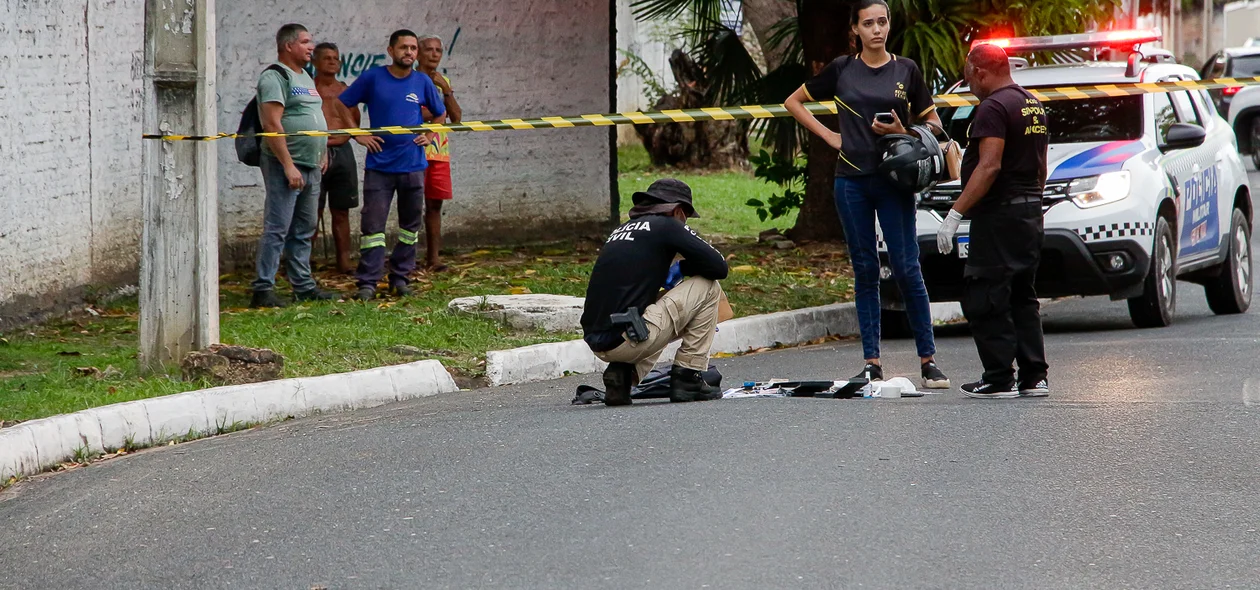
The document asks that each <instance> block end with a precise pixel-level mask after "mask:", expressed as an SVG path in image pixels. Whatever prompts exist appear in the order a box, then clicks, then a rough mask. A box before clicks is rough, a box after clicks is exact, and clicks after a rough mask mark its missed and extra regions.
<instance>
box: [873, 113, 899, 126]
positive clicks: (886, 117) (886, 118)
mask: <svg viewBox="0 0 1260 590" xmlns="http://www.w3.org/2000/svg"><path fill="white" fill-rule="evenodd" d="M896 121H897V120H896V119H894V118H893V114H892V113H876V114H875V122H877V123H883V124H885V125H892V124H893V123H895V122H896Z"/></svg>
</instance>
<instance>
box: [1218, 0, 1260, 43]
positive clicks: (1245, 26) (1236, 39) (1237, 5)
mask: <svg viewBox="0 0 1260 590" xmlns="http://www.w3.org/2000/svg"><path fill="white" fill-rule="evenodd" d="M1224 21H1225V34H1224V37H1225V47H1242V46H1243V44H1245V43H1246V42H1247V40H1248V39H1251V38H1253V37H1254V38H1257V39H1260V1H1257V0H1250V1H1248V2H1232V3H1230V4H1228V5H1226V6H1225V10H1224Z"/></svg>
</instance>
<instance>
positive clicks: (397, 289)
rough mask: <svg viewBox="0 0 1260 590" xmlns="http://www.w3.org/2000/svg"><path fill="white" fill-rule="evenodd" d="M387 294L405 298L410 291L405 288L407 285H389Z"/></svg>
mask: <svg viewBox="0 0 1260 590" xmlns="http://www.w3.org/2000/svg"><path fill="white" fill-rule="evenodd" d="M389 294H390V295H393V296H394V297H406V296H408V295H411V289H409V288H408V287H407V283H401V282H400V283H390V284H389Z"/></svg>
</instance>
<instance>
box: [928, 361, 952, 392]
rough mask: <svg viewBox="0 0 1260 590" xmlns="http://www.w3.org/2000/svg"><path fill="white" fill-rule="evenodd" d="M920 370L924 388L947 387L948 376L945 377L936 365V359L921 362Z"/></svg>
mask: <svg viewBox="0 0 1260 590" xmlns="http://www.w3.org/2000/svg"><path fill="white" fill-rule="evenodd" d="M921 372H922V374H923V388H924V389H949V385H950V383H949V377H946V376H945V373H943V372H941V368H940V367H938V366H936V361H928V362H926V363H923V366H922V367H921Z"/></svg>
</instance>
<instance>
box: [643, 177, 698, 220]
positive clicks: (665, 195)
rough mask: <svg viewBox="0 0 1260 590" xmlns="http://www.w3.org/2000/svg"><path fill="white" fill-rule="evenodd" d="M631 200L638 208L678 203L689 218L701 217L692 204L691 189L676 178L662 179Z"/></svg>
mask: <svg viewBox="0 0 1260 590" xmlns="http://www.w3.org/2000/svg"><path fill="white" fill-rule="evenodd" d="M630 200H631V202H633V203H634V204H635V205H636V206H637V205H655V204H666V203H676V204H678V205H682V207H683V211H685V212H686V213H687V217H700V215H699V214H698V213H696V207H695V206H694V205H692V204H691V187H689V186H687V183H685V182H683V181H681V180H678V179H676V178H662V179H660V180H658V181H656V182H653V183H652V186H649V187H648V188H647V190H645V191H638V192H636V193H634V194H633V195H631V196H630Z"/></svg>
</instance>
